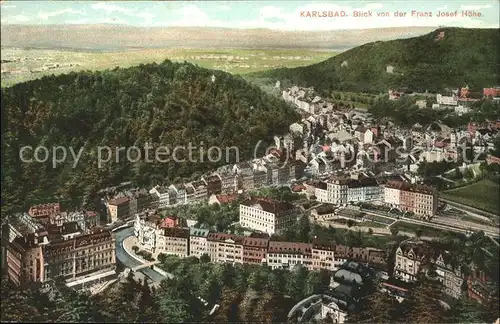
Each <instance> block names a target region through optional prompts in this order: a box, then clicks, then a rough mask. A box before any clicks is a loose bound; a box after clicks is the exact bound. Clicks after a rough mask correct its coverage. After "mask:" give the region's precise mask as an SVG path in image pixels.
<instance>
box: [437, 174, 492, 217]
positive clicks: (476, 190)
mask: <svg viewBox="0 0 500 324" xmlns="http://www.w3.org/2000/svg"><path fill="white" fill-rule="evenodd" d="M441 197H443V198H445V199H449V200H451V201H456V202H457V203H461V204H464V205H468V206H471V207H474V208H477V209H481V210H484V211H487V212H490V213H494V214H496V215H498V214H499V209H500V206H499V201H500V200H499V197H500V185H498V183H495V182H493V181H491V180H481V181H478V182H476V183H473V184H471V185H469V186H465V187H461V188H457V189H451V190H446V191H443V192H441Z"/></svg>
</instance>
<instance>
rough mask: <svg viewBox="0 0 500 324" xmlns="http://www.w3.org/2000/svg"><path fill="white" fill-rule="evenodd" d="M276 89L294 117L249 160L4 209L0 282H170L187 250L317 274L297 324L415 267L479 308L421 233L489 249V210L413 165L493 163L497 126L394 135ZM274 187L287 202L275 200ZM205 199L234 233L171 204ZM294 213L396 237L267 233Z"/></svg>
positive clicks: (461, 101)
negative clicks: (354, 239)
mask: <svg viewBox="0 0 500 324" xmlns="http://www.w3.org/2000/svg"><path fill="white" fill-rule="evenodd" d="M212 82H213V80H212ZM276 88H278V89H279V88H280V84H279V82H278V83H277V84H276ZM405 96H411V94H407V93H404V92H403V91H396V90H389V91H388V98H389V100H401V98H404V97H405ZM483 96H484V97H485V98H490V99H491V100H499V99H500V89H499V88H488V89H484V90H483ZM282 97H283V99H284V100H285V101H287V102H290V103H291V104H292V105H293V106H294V107H295V109H297V110H298V111H300V112H301V114H302V121H301V122H298V123H294V124H292V125H290V127H289V133H287V134H283V135H281V136H275V137H274V143H273V146H272V149H271V150H269V152H268V153H267V154H266V155H265V156H263V157H260V158H255V159H253V160H251V161H245V162H238V163H235V164H231V165H225V166H222V167H219V168H218V169H216V170H214V171H213V172H209V173H207V174H205V175H203V176H202V177H200V179H198V180H195V181H192V182H189V183H184V182H183V183H173V184H169V185H164V186H154V187H152V188H133V187H131V184H130V183H124V184H122V185H120V186H118V187H114V188H105V189H103V190H101V195H102V203H103V205H104V206H106V207H105V209H106V215H99V213H98V212H96V211H88V210H81V211H63V210H62V208H61V206H60V204H59V203H58V202H53V203H49V204H43V205H36V206H32V207H31V208H30V209H29V211H28V212H27V213H20V214H13V215H9V216H8V217H7V218H5V219H3V225H2V232H3V233H4V235H5V236H4V237H8V238H9V239H8V242H7V243H6V244H4V245H3V246H2V248H3V250H2V255H3V256H4V258H5V262H3V263H2V264H4V265H5V266H6V268H7V269H6V271H7V274H8V276H9V278H10V279H11V280H12V281H13V282H15V283H16V284H18V285H20V286H26V285H30V284H33V283H45V282H50V281H51V280H52V279H55V278H61V277H62V278H64V279H65V282H66V285H67V286H68V287H72V288H77V289H85V290H89V291H91V292H92V293H94V294H95V293H98V292H100V291H102V290H104V289H106V287H108V286H110V285H112V284H113V283H114V282H116V281H119V280H122V279H123V278H124V276H126V275H127V274H128V273H130V272H135V273H137V274H140V276H141V277H143V278H144V280H148V281H150V282H151V283H152V284H155V283H158V282H159V281H161V280H163V279H165V278H168V277H169V276H170V274H169V273H168V272H167V271H165V269H162V268H161V264H162V263H163V262H164V261H165V260H166V258H168V257H172V256H175V257H178V258H189V257H196V258H199V259H202V258H206V259H207V260H209V261H210V262H214V263H231V264H235V263H240V264H251V265H263V266H267V267H270V268H271V269H288V270H290V271H293V270H294V269H296V268H297V267H304V268H306V269H307V270H309V271H321V270H323V271H328V272H329V273H330V274H331V282H330V288H329V289H330V293H329V294H328V295H320V296H317V295H312V296H309V297H307V298H306V299H305V300H303V301H301V302H299V304H297V305H295V306H294V307H293V308H292V309H290V310H289V311H290V312H289V314H288V317H289V318H295V319H296V320H298V321H302V322H304V321H309V320H311V319H312V318H322V319H324V318H326V316H327V314H329V315H328V316H329V317H331V318H333V319H334V322H336V323H343V322H344V321H345V320H346V319H347V318H348V316H349V315H350V312H351V311H352V309H353V308H357V307H358V306H359V305H358V304H357V302H356V301H359V296H353V295H352V294H351V293H346V291H352V285H355V286H356V287H359V286H363V285H365V286H366V285H367V282H371V283H377V284H378V289H379V290H380V291H383V292H385V293H388V294H390V295H392V296H395V297H397V299H398V300H399V301H402V300H404V298H405V296H406V295H407V293H408V291H409V290H410V289H412V288H411V285H412V283H415V282H417V281H418V280H419V279H418V278H419V277H420V276H421V275H422V274H425V276H427V277H430V278H433V280H438V281H440V282H442V283H443V285H442V290H443V291H444V293H445V294H446V295H447V296H449V297H450V298H452V299H461V298H469V299H474V300H477V301H478V302H480V303H486V302H487V301H488V299H489V298H490V296H491V295H492V294H493V291H492V290H491V288H489V287H490V286H489V282H490V280H491V278H489V277H488V275H486V270H485V269H481V268H480V266H478V265H475V264H474V263H471V264H463V263H461V262H463V260H464V257H463V256H461V255H460V253H458V254H457V252H456V251H450V250H446V248H444V247H443V246H442V244H439V243H438V242H437V237H436V234H433V233H436V231H437V232H439V231H446V232H448V233H455V234H457V235H458V234H462V235H466V236H467V237H471V236H475V235H478V233H482V235H485V238H486V240H491V241H490V242H492V243H493V244H496V245H497V246H498V241H497V240H498V238H499V234H498V233H499V230H498V215H495V214H492V213H488V212H485V211H481V210H476V209H474V208H471V207H467V206H465V205H462V204H460V203H457V202H453V201H450V200H447V199H443V198H441V197H440V193H439V190H438V188H437V187H436V185H435V184H434V183H433V182H432V181H431V182H428V180H431V179H430V177H426V176H425V174H421V173H419V172H418V170H419V169H421V168H422V165H424V166H425V165H427V164H428V163H431V164H432V163H439V162H442V161H455V162H456V163H457V168H456V169H457V170H459V171H458V172H459V173H460V174H462V173H463V174H466V173H467V172H472V173H473V174H475V173H476V172H478V171H477V170H479V169H478V168H479V165H480V164H481V163H484V164H486V165H492V164H493V165H495V164H500V158H499V157H495V156H492V155H489V154H488V152H489V150H490V149H493V147H494V140H495V138H497V137H498V134H499V130H500V121H486V122H485V123H483V124H478V123H472V122H471V123H469V125H468V126H467V128H466V129H451V128H449V127H447V126H446V125H444V124H439V122H436V123H435V126H436V127H429V128H423V127H422V126H421V125H419V124H415V125H414V126H413V127H412V128H411V129H405V128H403V127H398V126H396V125H394V124H389V123H386V124H380V123H377V121H376V120H375V119H374V118H373V116H371V114H370V113H368V112H366V111H364V110H362V109H357V108H354V107H350V108H347V107H342V108H341V107H338V106H337V104H336V103H333V102H330V101H329V100H327V99H323V98H321V97H320V96H318V95H317V94H315V92H314V89H313V88H300V87H297V86H293V87H291V88H287V89H283V90H282ZM435 100H436V102H435V103H430V105H431V106H432V109H435V110H449V111H450V112H451V113H454V114H457V115H460V114H463V113H467V112H468V109H469V108H468V105H469V103H470V102H473V101H474V100H475V99H471V98H469V89H468V88H467V87H464V88H461V89H458V90H453V91H452V92H451V95H447V94H443V95H442V94H437V95H436V96H435ZM427 104H428V102H427V100H417V102H416V105H417V106H422V107H425V106H426V105H427ZM466 147H467V148H470V149H471V150H472V151H473V152H475V153H477V154H479V155H481V156H482V159H479V160H477V159H476V160H474V161H473V160H470V161H468V160H467V159H466V158H465V157H466V156H468V155H461V153H462V150H464V148H466ZM453 170H454V169H452V171H453ZM453 172H455V171H453ZM439 177H440V178H441V180H444V181H445V183H448V184H449V183H454V180H451V178H450V179H447V178H445V177H443V175H441V174H439V175H438V178H439ZM267 188H273V190H278V191H279V190H282V191H281V192H282V193H281V197H269V196H266V194H265V192H266V191H265V190H266V189H267ZM285 194H287V195H293V196H294V197H295V198H294V199H291V200H290V199H289V200H286V199H283V196H284V195H285ZM214 205H218V206H224V205H232V206H235V207H233V208H236V210H235V211H236V213H237V216H238V219H237V220H236V221H235V223H234V224H232V225H235V224H236V225H237V230H236V231H235V230H234V228H235V227H234V226H231V228H232V230H231V229H229V228H217V227H213V226H212V227H210V226H209V227H207V226H202V225H203V224H201V223H200V222H199V221H198V220H197V219H192V218H190V217H185V215H183V216H181V215H180V212H178V211H179V210H181V209H182V208H183V207H185V206H194V207H193V208H198V207H197V206H214ZM200 208H201V207H200ZM456 215H461V218H460V217H457V216H456ZM302 221H307V222H310V223H311V224H314V225H315V226H320V227H323V228H339V229H344V230H347V231H359V233H361V232H363V233H365V234H366V233H367V234H368V235H381V236H388V237H392V236H394V235H406V236H405V238H404V239H403V240H400V241H399V243H398V245H397V246H396V247H395V249H394V250H393V251H392V252H390V251H388V250H387V249H385V248H381V247H380V246H365V245H364V244H354V245H345V244H338V243H337V242H335V241H332V240H329V239H325V238H322V237H317V236H315V237H313V238H311V239H306V240H302V241H287V240H283V239H282V238H280V235H282V234H283V233H285V232H286V231H287V230H290V229H292V228H294V226H296V225H297V224H298V223H300V222H302ZM412 228H413V229H412ZM415 228H416V230H415ZM419 228H420V229H419ZM117 264H120V266H119V267H117ZM464 282H467V288H466V289H465V290H464ZM311 301H313V302H311ZM306 304H307V305H306ZM306 306H307V307H306ZM216 308H217V305H215V306H214V311H215V309H216ZM299 310H300V311H299Z"/></svg>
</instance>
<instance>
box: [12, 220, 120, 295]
mask: <svg viewBox="0 0 500 324" xmlns="http://www.w3.org/2000/svg"><path fill="white" fill-rule="evenodd" d="M48 237H49V232H47V231H46V230H44V229H43V230H41V231H37V232H36V233H28V234H24V235H23V236H16V237H15V238H14V239H13V240H12V241H10V242H9V243H8V244H7V248H6V254H7V255H6V262H7V267H6V270H7V275H8V277H9V279H11V280H12V282H14V283H15V284H17V285H20V286H25V285H28V284H30V283H32V282H45V281H47V280H50V279H54V278H57V277H62V278H63V279H65V280H66V282H74V281H77V280H79V279H81V278H83V277H92V276H95V275H98V274H102V273H104V272H111V273H114V270H115V265H116V263H115V242H114V238H113V235H112V233H111V232H109V231H107V230H102V229H97V230H94V231H93V232H91V233H88V234H77V235H74V236H69V237H66V239H65V238H64V235H59V236H50V237H51V239H50V240H49V239H48Z"/></svg>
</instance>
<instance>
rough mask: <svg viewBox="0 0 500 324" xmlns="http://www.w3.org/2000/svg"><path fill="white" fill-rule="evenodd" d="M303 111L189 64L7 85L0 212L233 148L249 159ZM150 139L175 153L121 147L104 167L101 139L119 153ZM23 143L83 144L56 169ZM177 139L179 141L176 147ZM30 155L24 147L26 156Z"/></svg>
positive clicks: (232, 154) (187, 169) (161, 174)
mask: <svg viewBox="0 0 500 324" xmlns="http://www.w3.org/2000/svg"><path fill="white" fill-rule="evenodd" d="M212 75H213V76H214V77H215V80H212ZM298 119H299V116H298V115H297V114H296V113H295V112H294V111H293V109H292V108H290V107H289V106H288V105H287V104H286V103H284V102H283V101H281V100H279V99H278V98H276V97H273V96H270V95H267V94H266V93H265V92H263V91H262V90H261V89H259V88H258V87H257V86H255V85H251V84H249V83H248V82H246V81H245V80H243V79H242V78H241V77H238V76H232V75H231V74H228V73H224V72H222V71H212V70H208V69H204V68H199V67H197V66H194V65H192V64H190V63H183V64H180V63H172V62H170V61H165V62H163V63H162V64H148V65H140V66H137V67H132V68H127V69H118V68H117V69H114V70H106V71H100V72H79V73H70V74H65V75H59V76H50V77H49V76H47V77H43V78H41V79H37V80H34V81H29V82H25V83H19V84H17V85H15V86H13V87H10V88H3V89H2V91H1V121H2V174H1V176H2V178H1V181H2V182H1V184H2V192H1V196H2V212H4V211H11V210H15V209H19V208H22V207H25V205H27V204H30V203H38V202H47V201H53V200H60V201H62V202H66V203H67V204H69V205H73V206H75V205H78V204H79V203H80V202H81V198H82V196H85V197H91V196H93V195H94V194H95V193H96V192H97V190H99V189H102V188H104V187H106V186H109V185H114V184H118V183H120V182H122V181H128V180H131V181H134V182H135V183H136V184H139V185H143V186H149V185H151V184H154V183H167V184H168V183H169V182H171V181H174V180H175V179H176V178H178V177H191V176H193V174H196V173H197V172H198V176H199V173H200V172H206V171H209V170H213V169H215V168H216V167H217V166H220V165H224V164H229V163H231V162H236V161H237V159H238V156H237V153H236V152H237V151H236V150H235V149H234V147H236V148H238V152H239V160H243V159H252V158H253V154H254V148H255V145H256V144H257V143H258V141H259V140H267V139H270V138H272V135H273V134H283V133H284V132H286V131H287V129H288V126H289V125H290V124H291V123H293V122H295V121H297V120H298ZM145 143H149V144H150V145H152V146H154V147H155V148H158V146H166V147H167V148H168V150H169V152H170V154H168V153H165V150H163V151H159V152H160V153H161V152H163V153H161V154H163V155H160V159H161V161H157V160H156V159H155V150H154V149H150V150H149V153H148V154H149V158H148V160H151V161H146V158H145V150H142V153H141V154H142V159H141V160H140V161H139V162H138V163H132V162H130V161H127V160H126V159H125V157H126V152H125V151H122V153H120V157H121V159H120V161H119V162H116V160H115V157H116V155H115V156H114V157H113V158H112V159H111V161H110V162H109V163H105V164H104V167H103V168H100V169H99V168H98V164H97V161H98V156H97V154H96V153H97V148H98V147H99V146H108V147H110V148H112V152H116V151H115V149H116V148H117V147H124V148H129V147H131V146H136V147H138V148H141V149H142V148H144V147H145ZM27 145H30V146H32V147H33V148H36V147H38V146H44V147H46V148H48V149H49V152H50V153H51V154H52V152H53V151H52V148H53V147H56V146H63V147H65V148H66V149H69V148H70V147H72V148H73V150H74V152H76V154H78V152H79V150H80V149H81V148H84V150H83V151H82V152H83V153H82V157H81V159H80V161H79V162H78V163H77V165H76V167H74V168H73V160H74V159H72V158H71V154H70V151H67V153H68V156H67V159H66V160H65V163H62V164H61V165H58V166H57V167H56V168H53V166H52V158H49V160H48V161H47V162H45V163H36V162H33V163H30V162H22V161H21V159H20V157H19V154H20V153H19V152H20V150H21V148H22V147H23V146H27ZM190 145H191V147H193V150H192V154H191V156H190V155H189V154H190V153H189V152H190V150H191V149H190V148H189V147H190ZM175 147H180V149H178V150H177V152H176V153H175V152H174V148H175ZM199 147H203V148H204V149H203V151H200V149H199ZM211 147H218V148H220V151H221V157H220V159H219V160H217V161H213V162H211V160H210V159H212V160H213V159H214V158H216V156H215V157H214V155H211V157H209V156H208V155H207V154H208V153H207V151H210V152H211V153H212V154H213V150H209V148H211ZM230 148H233V149H230ZM134 152H137V150H135V149H134ZM134 152H132V153H131V154H132V155H131V156H133V157H134V158H133V159H135V154H137V153H134ZM215 152H217V151H215ZM60 153H61V152H60ZM103 153H104V155H105V156H107V151H103ZM174 153H175V155H173V154H174ZM32 154H33V153H31V154H30V151H27V152H25V156H26V157H27V158H30V157H32V156H33V155H32ZM104 155H102V156H103V157H104ZM41 156H42V158H43V155H41ZM58 156H59V157H61V156H62V155H61V154H59V155H58ZM174 158H177V161H180V162H176V161H175V160H174ZM165 159H169V161H165ZM182 159H185V161H186V162H182Z"/></svg>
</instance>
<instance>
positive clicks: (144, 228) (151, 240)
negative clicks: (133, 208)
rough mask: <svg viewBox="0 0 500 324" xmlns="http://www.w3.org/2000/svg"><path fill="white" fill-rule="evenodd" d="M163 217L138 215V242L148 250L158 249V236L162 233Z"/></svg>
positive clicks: (136, 229) (136, 226) (136, 233)
mask: <svg viewBox="0 0 500 324" xmlns="http://www.w3.org/2000/svg"><path fill="white" fill-rule="evenodd" d="M161 222H162V218H161V217H160V216H159V215H148V216H147V217H145V218H141V217H139V215H137V216H136V218H135V222H134V235H135V237H136V238H137V241H138V243H139V244H140V245H141V246H142V247H144V249H145V250H146V251H148V252H151V253H154V252H155V251H156V245H157V236H158V235H159V234H160V233H159V230H160V224H161Z"/></svg>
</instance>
